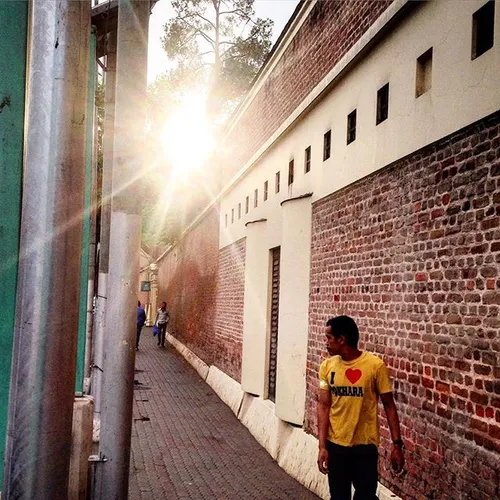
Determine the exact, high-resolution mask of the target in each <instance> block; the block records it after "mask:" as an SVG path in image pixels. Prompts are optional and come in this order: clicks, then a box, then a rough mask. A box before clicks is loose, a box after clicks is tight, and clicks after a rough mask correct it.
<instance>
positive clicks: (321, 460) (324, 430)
mask: <svg viewBox="0 0 500 500" xmlns="http://www.w3.org/2000/svg"><path fill="white" fill-rule="evenodd" d="M331 405H332V394H331V392H330V388H328V389H321V388H320V389H318V433H319V453H318V468H319V471H320V472H322V473H323V474H326V473H327V472H328V450H327V448H326V441H327V439H328V429H329V427H330V407H331Z"/></svg>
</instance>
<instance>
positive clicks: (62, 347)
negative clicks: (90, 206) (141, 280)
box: [2, 0, 90, 500]
mask: <svg viewBox="0 0 500 500" xmlns="http://www.w3.org/2000/svg"><path fill="white" fill-rule="evenodd" d="M31 8H32V23H31V32H30V61H29V77H28V82H29V83H28V101H27V125H26V126H27V137H26V139H27V140H26V151H25V164H24V180H23V199H22V219H21V235H20V253H19V257H20V258H19V271H18V283H17V301H16V324H15V331H14V334H15V337H14V354H13V362H12V379H11V380H12V383H11V392H10V403H9V422H8V434H7V447H6V460H5V477H4V485H3V491H2V497H3V498H6V499H13V498H36V499H37V500H49V499H50V500H59V499H61V500H64V499H66V498H67V495H68V491H67V489H68V472H69V458H70V449H71V429H72V417H73V400H74V384H75V369H76V347H77V333H78V296H79V285H80V253H81V242H82V223H81V218H82V211H83V189H84V175H83V174H84V169H83V168H82V166H83V165H84V163H85V113H86V96H87V78H86V74H87V67H88V50H89V48H88V46H89V33H90V26H89V20H90V1H85V2H74V1H72V0H57V1H56V0H33V1H32V2H31Z"/></svg>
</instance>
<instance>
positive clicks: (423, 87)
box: [415, 47, 432, 97]
mask: <svg viewBox="0 0 500 500" xmlns="http://www.w3.org/2000/svg"><path fill="white" fill-rule="evenodd" d="M431 87H432V47H431V48H430V49H429V50H426V51H425V52H424V53H423V54H422V55H421V56H420V57H419V58H418V59H417V80H416V88H415V97H420V96H421V95H422V94H425V93H426V92H427V91H428V90H430V88H431Z"/></svg>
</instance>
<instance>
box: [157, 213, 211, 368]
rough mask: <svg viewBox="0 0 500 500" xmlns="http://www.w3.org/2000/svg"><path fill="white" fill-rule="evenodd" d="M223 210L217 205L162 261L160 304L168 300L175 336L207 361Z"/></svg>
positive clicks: (209, 361) (171, 328) (209, 348)
mask: <svg viewBox="0 0 500 500" xmlns="http://www.w3.org/2000/svg"><path fill="white" fill-rule="evenodd" d="M218 262H219V210H218V207H214V208H213V209H211V210H210V212H209V213H208V214H207V215H206V216H205V217H204V218H203V220H202V221H201V222H200V223H199V224H197V225H196V226H195V227H194V228H193V229H192V230H191V231H190V232H189V233H188V234H187V235H186V236H185V237H184V238H183V239H182V240H181V241H180V243H179V244H178V245H177V246H176V247H174V248H173V249H172V251H171V252H170V253H169V254H168V255H167V256H166V257H165V258H164V259H162V260H161V261H160V262H159V270H158V283H159V290H158V305H159V304H160V303H161V301H163V300H166V302H167V307H168V309H169V311H170V317H171V320H170V328H169V330H170V331H171V332H173V334H174V335H175V337H176V338H177V339H178V340H179V341H181V342H182V343H183V344H185V345H186V346H187V347H188V348H189V349H191V350H192V351H193V352H194V353H196V355H197V356H199V357H200V358H201V359H203V360H204V361H205V362H206V363H208V364H211V363H212V362H213V358H214V333H215V329H214V323H215V300H216V288H217V269H218Z"/></svg>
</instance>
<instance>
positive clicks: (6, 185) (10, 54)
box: [0, 1, 28, 483]
mask: <svg viewBox="0 0 500 500" xmlns="http://www.w3.org/2000/svg"><path fill="white" fill-rule="evenodd" d="M0 20H1V21H0V24H1V33H2V36H1V37H0V75H2V76H1V77H0V179H2V182H1V183H0V214H2V217H1V218H0V235H1V242H2V244H1V245H0V304H2V321H1V322H0V462H1V463H3V461H4V452H5V446H4V445H5V433H6V430H7V407H8V400H9V382H10V369H11V361H12V344H13V332H14V318H15V308H16V280H17V264H18V253H19V231H20V222H21V184H22V176H23V139H24V99H25V87H26V50H27V32H28V2H27V1H20V2H0ZM2 475H3V470H2V469H0V483H1V481H2Z"/></svg>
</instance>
